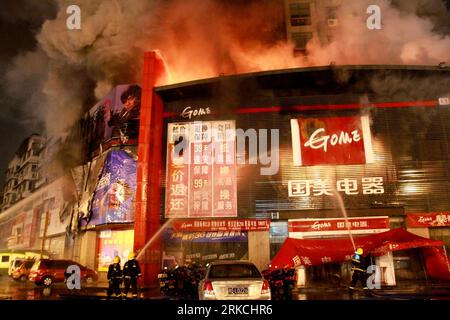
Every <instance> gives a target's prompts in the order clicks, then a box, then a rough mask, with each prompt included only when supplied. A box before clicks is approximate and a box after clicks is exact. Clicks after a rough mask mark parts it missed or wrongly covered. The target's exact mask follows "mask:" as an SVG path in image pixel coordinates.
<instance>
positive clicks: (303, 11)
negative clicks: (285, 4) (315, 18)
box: [289, 3, 311, 27]
mask: <svg viewBox="0 0 450 320" xmlns="http://www.w3.org/2000/svg"><path fill="white" fill-rule="evenodd" d="M289 12H290V15H291V26H293V27H295V26H308V25H311V8H310V4H309V3H291V4H289Z"/></svg>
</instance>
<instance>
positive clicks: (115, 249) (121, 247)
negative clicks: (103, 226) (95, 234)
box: [98, 230, 134, 271]
mask: <svg viewBox="0 0 450 320" xmlns="http://www.w3.org/2000/svg"><path fill="white" fill-rule="evenodd" d="M133 243H134V231H133V230H120V231H119V230H116V231H112V230H104V231H102V232H100V237H99V241H98V271H108V266H109V265H110V264H111V263H113V260H114V257H116V256H119V257H120V261H121V264H122V266H123V265H124V264H125V262H126V261H127V259H128V254H129V253H130V252H131V251H132V250H133Z"/></svg>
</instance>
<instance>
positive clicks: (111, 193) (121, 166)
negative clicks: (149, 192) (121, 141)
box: [89, 150, 137, 225]
mask: <svg viewBox="0 0 450 320" xmlns="http://www.w3.org/2000/svg"><path fill="white" fill-rule="evenodd" d="M136 170H137V160H136V159H135V158H134V157H132V156H131V155H130V154H129V153H128V152H126V151H124V150H112V151H110V152H109V153H108V155H107V156H106V159H105V163H104V166H103V170H102V173H101V175H100V177H99V180H98V182H97V185H96V188H95V191H94V195H93V198H92V202H91V210H90V211H91V217H90V219H89V224H91V225H99V224H105V223H125V222H133V221H134V205H135V193H136Z"/></svg>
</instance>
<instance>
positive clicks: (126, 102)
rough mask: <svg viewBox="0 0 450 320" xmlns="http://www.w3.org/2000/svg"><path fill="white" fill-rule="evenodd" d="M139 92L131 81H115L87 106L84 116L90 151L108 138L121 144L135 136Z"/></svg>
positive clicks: (138, 113) (137, 124)
mask: <svg viewBox="0 0 450 320" xmlns="http://www.w3.org/2000/svg"><path fill="white" fill-rule="evenodd" d="M141 92H142V90H141V87H140V86H138V85H135V84H126V85H118V86H116V87H115V88H114V89H113V90H112V91H111V92H109V93H108V94H107V95H106V96H105V97H103V98H102V99H101V100H100V101H99V102H98V103H97V104H95V106H94V107H92V108H91V110H90V111H89V112H88V114H86V116H85V119H84V120H85V126H86V128H87V133H86V135H87V136H86V140H87V143H88V144H89V150H90V151H93V150H95V149H97V148H98V147H99V145H100V144H101V143H103V142H105V141H107V140H109V139H111V138H116V139H119V141H120V143H121V144H126V143H127V142H129V141H130V140H131V139H136V138H137V136H138V133H139V115H140V108H141Z"/></svg>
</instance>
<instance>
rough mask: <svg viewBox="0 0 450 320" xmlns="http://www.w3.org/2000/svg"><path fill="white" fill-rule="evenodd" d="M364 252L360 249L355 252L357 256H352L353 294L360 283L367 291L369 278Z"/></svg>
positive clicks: (351, 288)
mask: <svg viewBox="0 0 450 320" xmlns="http://www.w3.org/2000/svg"><path fill="white" fill-rule="evenodd" d="M363 254H364V250H363V249H362V248H358V249H357V250H356V251H355V254H354V255H353V256H352V265H353V267H352V271H353V275H352V281H351V283H350V287H349V289H350V291H351V292H353V290H354V289H355V287H356V285H357V284H358V281H359V282H361V285H362V286H363V289H364V290H367V289H368V288H367V283H366V282H367V276H366V268H367V266H366V263H365V261H364V258H363Z"/></svg>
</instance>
